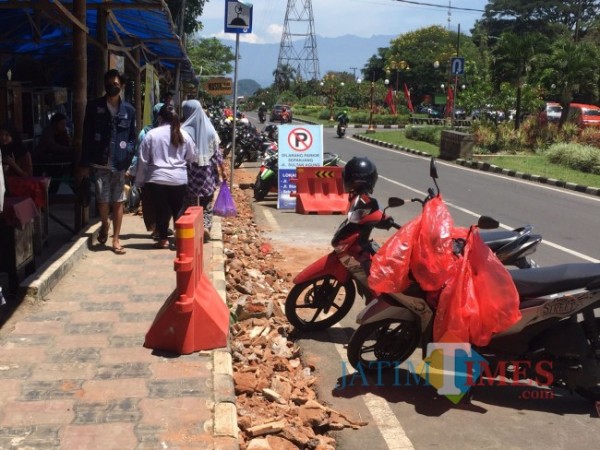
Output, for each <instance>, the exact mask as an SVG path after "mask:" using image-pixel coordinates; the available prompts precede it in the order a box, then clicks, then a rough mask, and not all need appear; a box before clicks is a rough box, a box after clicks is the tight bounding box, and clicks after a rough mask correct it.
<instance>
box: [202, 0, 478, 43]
mask: <svg viewBox="0 0 600 450" xmlns="http://www.w3.org/2000/svg"><path fill="white" fill-rule="evenodd" d="M252 3H253V15H252V33H250V34H248V35H243V34H242V35H240V40H243V41H245V42H256V43H278V42H280V41H281V35H282V32H283V25H284V21H285V13H286V7H287V3H288V2H287V1H286V0H261V1H260V2H258V1H256V0H255V1H253V2H252ZM301 3H302V2H296V8H301V6H299V5H300V4H301ZM427 3H429V4H435V5H439V6H440V7H434V6H424V5H416V4H409V3H403V2H397V1H392V0H344V1H343V2H341V1H339V0H314V1H312V9H313V19H314V25H315V33H316V34H317V35H319V36H324V37H338V36H344V35H347V34H351V35H355V36H362V37H371V36H373V35H400V34H402V33H406V32H408V31H414V30H417V29H419V28H423V27H427V26H431V25H442V26H448V24H449V22H448V18H449V16H448V9H447V6H448V2H447V0H430V1H429V2H427ZM486 4H487V0H453V1H452V6H453V7H456V8H461V7H462V8H471V9H481V10H483V8H484V7H485V5H486ZM481 14H482V13H480V12H476V11H462V10H459V9H455V10H453V11H452V12H451V15H450V19H451V21H450V28H451V29H453V30H456V29H457V26H458V24H461V31H463V32H468V31H469V29H470V28H471V27H472V26H473V23H474V22H475V21H476V20H477V19H479V18H480V17H481ZM224 15H225V8H224V5H223V2H221V1H218V0H211V1H209V2H207V3H206V4H205V5H204V14H203V15H202V16H201V17H199V20H200V21H201V22H202V23H203V24H204V31H203V32H202V33H201V34H203V35H204V36H207V35H211V36H216V35H219V36H223V37H224V38H225V39H229V40H235V35H234V34H231V35H230V36H227V35H226V34H224V33H223V28H224ZM288 26H289V27H290V29H291V31H292V32H295V31H296V30H300V31H299V32H300V33H303V32H306V33H308V25H307V22H298V21H293V20H289V21H288ZM296 27H299V28H296ZM250 36H252V37H250Z"/></svg>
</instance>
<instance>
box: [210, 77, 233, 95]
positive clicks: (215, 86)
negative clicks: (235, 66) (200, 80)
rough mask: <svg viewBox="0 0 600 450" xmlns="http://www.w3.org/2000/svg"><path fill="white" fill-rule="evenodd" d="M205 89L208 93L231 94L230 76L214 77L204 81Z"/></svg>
mask: <svg viewBox="0 0 600 450" xmlns="http://www.w3.org/2000/svg"><path fill="white" fill-rule="evenodd" d="M205 83H206V84H205V86H204V88H205V90H206V92H208V93H209V94H210V95H231V94H233V81H232V80H231V78H224V77H214V78H209V79H208V80H206V82H205Z"/></svg>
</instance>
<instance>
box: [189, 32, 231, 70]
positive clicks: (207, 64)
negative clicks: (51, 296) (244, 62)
mask: <svg viewBox="0 0 600 450" xmlns="http://www.w3.org/2000/svg"><path fill="white" fill-rule="evenodd" d="M186 47H187V53H188V56H189V57H190V61H191V62H192V66H193V67H194V71H195V72H196V74H198V75H201V76H204V75H223V74H226V73H231V72H232V71H233V65H232V63H233V62H234V61H235V55H234V54H233V50H232V49H231V47H229V46H227V45H224V44H222V43H221V42H220V41H219V40H218V39H217V38H205V39H190V40H189V41H187V43H186Z"/></svg>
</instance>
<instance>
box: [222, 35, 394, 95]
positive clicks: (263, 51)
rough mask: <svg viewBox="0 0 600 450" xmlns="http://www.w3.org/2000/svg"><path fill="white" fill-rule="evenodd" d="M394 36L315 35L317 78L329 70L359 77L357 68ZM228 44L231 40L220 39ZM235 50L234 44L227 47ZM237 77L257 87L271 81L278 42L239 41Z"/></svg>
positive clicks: (268, 83)
mask: <svg viewBox="0 0 600 450" xmlns="http://www.w3.org/2000/svg"><path fill="white" fill-rule="evenodd" d="M396 37H397V36H383V35H378V36H372V37H370V38H363V37H358V36H352V35H345V36H340V37H336V38H328V37H322V36H318V35H317V37H316V40H317V56H318V58H319V71H320V75H321V77H322V76H323V75H325V74H326V73H327V72H329V71H334V72H349V73H353V74H354V75H355V77H356V78H362V74H361V70H362V69H363V67H364V66H365V65H366V64H367V62H368V61H369V59H370V58H371V56H373V55H376V54H377V49H378V48H382V47H384V48H387V47H389V46H390V41H391V40H392V39H395V38H396ZM221 42H222V44H224V45H228V46H231V41H225V40H223V41H221ZM231 47H232V49H233V51H234V52H235V46H231ZM239 56H240V60H239V64H238V80H248V79H250V80H254V81H256V82H257V83H258V84H260V85H261V87H267V86H270V85H271V84H272V83H273V78H274V77H273V72H274V71H275V68H276V67H277V59H278V57H279V44H250V43H246V42H240V54H239Z"/></svg>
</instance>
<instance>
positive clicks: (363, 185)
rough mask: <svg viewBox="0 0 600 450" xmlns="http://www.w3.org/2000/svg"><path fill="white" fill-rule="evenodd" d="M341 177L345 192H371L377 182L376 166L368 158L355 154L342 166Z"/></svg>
mask: <svg viewBox="0 0 600 450" xmlns="http://www.w3.org/2000/svg"><path fill="white" fill-rule="evenodd" d="M343 177H344V189H345V190H346V192H354V193H357V194H361V193H366V192H368V193H371V192H373V189H374V188H375V184H376V183H377V177H378V175H377V167H375V164H373V163H372V162H371V160H370V159H369V158H364V157H356V156H355V157H354V158H352V159H351V160H350V161H348V164H346V166H345V167H344V175H343Z"/></svg>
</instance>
